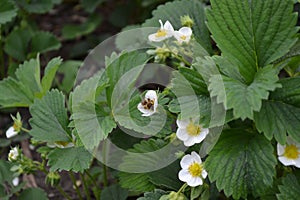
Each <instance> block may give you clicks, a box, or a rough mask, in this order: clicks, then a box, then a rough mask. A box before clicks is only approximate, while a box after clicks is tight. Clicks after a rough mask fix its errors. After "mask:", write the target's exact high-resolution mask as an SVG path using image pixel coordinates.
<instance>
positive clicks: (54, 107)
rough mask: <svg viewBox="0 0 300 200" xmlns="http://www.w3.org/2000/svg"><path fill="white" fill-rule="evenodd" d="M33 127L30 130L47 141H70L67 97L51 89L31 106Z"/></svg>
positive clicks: (38, 138) (35, 136) (33, 134)
mask: <svg viewBox="0 0 300 200" xmlns="http://www.w3.org/2000/svg"><path fill="white" fill-rule="evenodd" d="M30 113H31V115H32V119H30V121H29V123H30V125H31V127H32V129H31V131H30V132H29V134H30V135H32V136H33V137H34V138H35V139H37V140H40V141H45V142H56V141H70V137H69V130H68V123H69V122H68V116H67V110H66V108H65V97H64V95H63V94H62V93H61V92H59V91H58V90H51V91H50V92H48V93H47V94H46V95H45V96H44V97H43V98H42V99H36V100H35V101H34V104H33V105H32V106H31V107H30Z"/></svg>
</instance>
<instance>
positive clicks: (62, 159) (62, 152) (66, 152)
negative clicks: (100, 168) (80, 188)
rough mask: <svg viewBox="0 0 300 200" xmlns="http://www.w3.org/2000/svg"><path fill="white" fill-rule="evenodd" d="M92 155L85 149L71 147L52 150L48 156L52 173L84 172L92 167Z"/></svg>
mask: <svg viewBox="0 0 300 200" xmlns="http://www.w3.org/2000/svg"><path fill="white" fill-rule="evenodd" d="M92 158H93V156H92V154H91V153H90V152H88V151H87V150H86V149H85V148H84V147H71V148H64V149H59V148H56V149H54V150H52V151H51V152H50V153H49V155H48V165H49V166H50V171H53V172H54V171H56V170H66V171H74V172H83V171H84V170H85V169H88V168H89V167H90V164H91V161H92Z"/></svg>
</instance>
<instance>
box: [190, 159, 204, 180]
mask: <svg viewBox="0 0 300 200" xmlns="http://www.w3.org/2000/svg"><path fill="white" fill-rule="evenodd" d="M188 170H189V173H190V174H191V175H192V177H199V176H200V175H201V173H202V170H203V167H202V165H201V164H199V163H196V162H193V164H191V165H190V166H189V169H188Z"/></svg>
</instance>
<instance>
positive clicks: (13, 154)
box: [8, 147, 19, 162]
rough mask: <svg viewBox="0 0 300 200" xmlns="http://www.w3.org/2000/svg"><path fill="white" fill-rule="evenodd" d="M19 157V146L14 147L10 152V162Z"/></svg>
mask: <svg viewBox="0 0 300 200" xmlns="http://www.w3.org/2000/svg"><path fill="white" fill-rule="evenodd" d="M18 157H19V149H18V148H17V147H14V148H12V149H11V150H10V151H9V153H8V160H9V161H10V162H12V161H15V160H17V158H18Z"/></svg>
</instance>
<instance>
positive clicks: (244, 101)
mask: <svg viewBox="0 0 300 200" xmlns="http://www.w3.org/2000/svg"><path fill="white" fill-rule="evenodd" d="M277 74H278V71H277V69H275V68H273V67H272V66H267V67H264V68H260V69H259V70H258V71H257V72H256V73H255V76H254V80H253V82H252V83H251V84H250V85H247V84H245V83H243V82H241V81H239V80H236V79H234V78H231V77H227V76H221V75H214V76H212V77H211V78H210V84H209V87H208V89H209V90H210V91H211V96H212V97H214V96H216V97H217V102H218V103H223V104H224V106H225V109H226V110H229V109H233V115H234V117H235V118H242V119H246V118H250V119H253V112H254V111H259V110H260V108H261V104H262V100H263V99H268V96H269V91H273V90H275V89H276V88H277V87H280V86H281V85H280V84H279V83H276V82H277V81H278V76H277Z"/></svg>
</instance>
